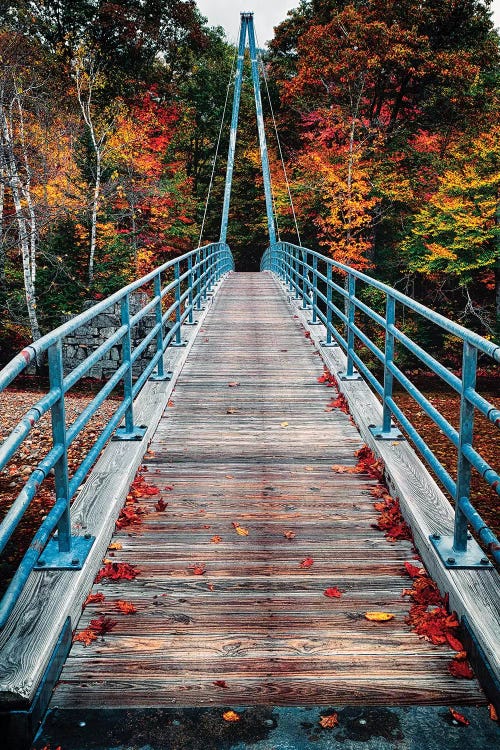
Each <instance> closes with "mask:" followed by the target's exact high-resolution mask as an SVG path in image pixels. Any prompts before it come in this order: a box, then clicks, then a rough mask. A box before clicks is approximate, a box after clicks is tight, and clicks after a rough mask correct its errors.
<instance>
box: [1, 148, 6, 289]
mask: <svg viewBox="0 0 500 750" xmlns="http://www.w3.org/2000/svg"><path fill="white" fill-rule="evenodd" d="M5 176H6V175H5V166H4V155H3V137H1V138H0V286H3V284H4V283H5V262H6V260H5V245H4V239H5V238H4V229H3V226H4V220H3V208H4V204H5Z"/></svg>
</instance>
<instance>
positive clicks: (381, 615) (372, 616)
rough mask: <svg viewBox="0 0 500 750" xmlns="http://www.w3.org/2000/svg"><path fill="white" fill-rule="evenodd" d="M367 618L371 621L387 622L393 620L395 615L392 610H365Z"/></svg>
mask: <svg viewBox="0 0 500 750" xmlns="http://www.w3.org/2000/svg"><path fill="white" fill-rule="evenodd" d="M365 618H366V619H367V620H370V621H371V622H387V621H388V620H393V619H394V615H392V614H391V613H390V612H365Z"/></svg>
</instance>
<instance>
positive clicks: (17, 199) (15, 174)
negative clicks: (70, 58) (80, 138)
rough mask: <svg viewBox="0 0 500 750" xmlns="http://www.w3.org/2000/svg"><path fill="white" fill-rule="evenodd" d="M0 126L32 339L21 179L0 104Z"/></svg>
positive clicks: (35, 333)
mask: <svg viewBox="0 0 500 750" xmlns="http://www.w3.org/2000/svg"><path fill="white" fill-rule="evenodd" d="M0 127H1V131H2V139H3V149H4V160H5V167H6V178H7V182H8V185H9V187H10V189H11V191H12V201H13V203H14V210H15V214H16V221H17V226H18V232H19V243H20V247H21V259H22V264H23V278H24V291H25V296H26V306H27V308H28V318H29V322H30V328H31V335H32V338H33V341H36V340H37V339H39V338H40V326H39V325H38V318H37V313H36V295H35V285H34V282H33V278H32V275H31V250H30V243H29V236H28V231H27V227H26V217H25V215H24V211H23V206H22V202H21V180H20V178H19V170H18V167H17V163H16V157H15V153H14V146H13V143H12V130H11V127H10V123H9V120H8V119H7V116H6V113H5V107H4V106H2V105H0Z"/></svg>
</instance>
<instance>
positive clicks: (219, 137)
mask: <svg viewBox="0 0 500 750" xmlns="http://www.w3.org/2000/svg"><path fill="white" fill-rule="evenodd" d="M240 33H241V23H240ZM238 36H239V34H238ZM237 57H238V46H237V45H235V52H234V57H233V62H232V63H231V72H230V74H229V81H228V84H227V89H226V100H225V102H224V109H223V111H222V118H221V123H220V128H219V136H218V138H217V146H216V149H215V155H214V158H213V162H212V174H211V175H210V183H209V185H208V193H207V199H206V201H205V210H204V211H203V221H202V222H201V229H200V236H199V237H198V247H201V238H202V236H203V230H204V228H205V221H206V218H207V211H208V203H209V200H210V193H211V191H212V185H213V181H214V175H215V165H216V163H217V157H218V156H219V147H220V142H221V138H222V130H223V128H224V119H225V117H226V110H227V103H228V101H229V91H230V90H231V84H232V82H233V77H234V69H235V63H236V59H237Z"/></svg>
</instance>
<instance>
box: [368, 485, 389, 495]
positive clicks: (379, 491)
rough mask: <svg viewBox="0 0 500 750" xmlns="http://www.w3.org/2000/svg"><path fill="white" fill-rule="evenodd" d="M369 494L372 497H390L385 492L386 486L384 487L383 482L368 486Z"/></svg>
mask: <svg viewBox="0 0 500 750" xmlns="http://www.w3.org/2000/svg"><path fill="white" fill-rule="evenodd" d="M370 495H373V497H387V498H390V495H389V493H388V492H387V487H385V486H384V485H383V484H377V486H376V487H371V488H370Z"/></svg>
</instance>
